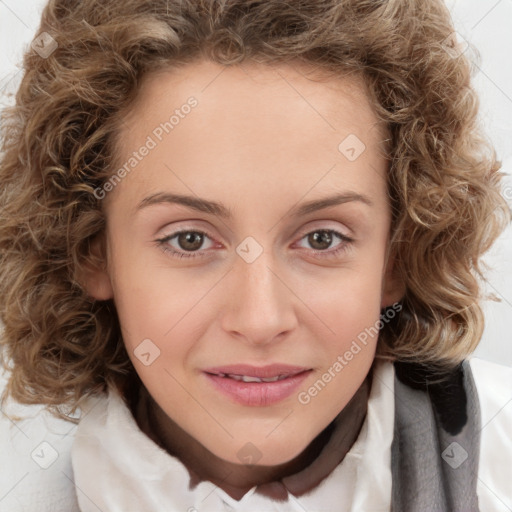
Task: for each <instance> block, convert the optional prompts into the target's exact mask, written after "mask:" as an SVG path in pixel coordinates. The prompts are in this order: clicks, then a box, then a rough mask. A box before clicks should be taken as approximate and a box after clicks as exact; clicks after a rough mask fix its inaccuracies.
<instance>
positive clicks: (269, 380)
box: [203, 364, 312, 407]
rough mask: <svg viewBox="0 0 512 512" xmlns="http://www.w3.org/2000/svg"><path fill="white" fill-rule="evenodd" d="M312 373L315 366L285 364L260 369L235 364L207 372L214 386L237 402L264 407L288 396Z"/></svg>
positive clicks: (205, 371)
mask: <svg viewBox="0 0 512 512" xmlns="http://www.w3.org/2000/svg"><path fill="white" fill-rule="evenodd" d="M311 372H312V369H311V368H306V367H299V366H290V365H282V364H275V365H269V366H265V367H259V368H258V367H255V366H250V365H231V366H224V367H217V368H208V369H206V370H204V371H203V373H204V375H206V377H207V378H208V381H209V382H210V383H211V384H213V386H214V388H215V389H216V390H217V391H220V392H221V393H222V394H224V395H227V396H228V397H229V398H230V399H231V400H232V401H233V402H236V403H238V404H242V405H247V406H260V407H261V406H267V405H271V404H275V403H278V402H280V401H282V400H284V399H285V398H288V397H289V396H290V395H291V394H292V393H293V391H294V390H295V389H296V388H297V387H298V386H299V385H300V384H301V383H302V381H303V380H304V379H305V378H306V377H307V376H308V375H309V374H310V373H311Z"/></svg>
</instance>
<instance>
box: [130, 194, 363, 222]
mask: <svg viewBox="0 0 512 512" xmlns="http://www.w3.org/2000/svg"><path fill="white" fill-rule="evenodd" d="M349 202H361V203H363V204H366V205H368V206H373V202H372V201H371V200H370V199H369V198H368V197H367V196H364V195H362V194H357V193H355V192H344V193H340V194H335V195H333V196H329V197H324V198H322V199H314V200H312V201H307V202H305V203H302V204H298V205H296V206H294V207H293V208H292V209H291V210H290V211H289V212H288V213H287V214H286V216H287V217H293V216H299V217H300V216H301V215H307V214H308V213H313V212H316V211H318V210H323V209H325V208H329V207H331V206H337V205H339V204H344V203H349ZM157 204H179V205H182V206H186V207H188V208H190V209H191V210H196V211H199V212H203V213H209V214H212V215H216V216H218V217H221V218H224V219H232V218H233V213H232V211H231V209H229V208H228V207H226V206H225V205H223V204H222V203H218V202H216V201H210V200H208V199H202V198H200V197H194V196H186V195H181V194H172V193H169V192H159V193H156V194H152V195H150V196H148V197H146V198H144V199H143V200H142V201H141V202H140V203H139V204H138V206H137V207H136V211H140V210H142V209H144V208H147V207H148V206H152V205H157Z"/></svg>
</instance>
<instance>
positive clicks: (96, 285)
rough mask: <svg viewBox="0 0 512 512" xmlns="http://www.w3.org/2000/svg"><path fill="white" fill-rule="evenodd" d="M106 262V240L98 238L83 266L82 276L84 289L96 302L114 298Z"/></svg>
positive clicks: (93, 242) (91, 246)
mask: <svg viewBox="0 0 512 512" xmlns="http://www.w3.org/2000/svg"><path fill="white" fill-rule="evenodd" d="M106 262H107V258H106V250H105V244H104V238H103V236H98V237H97V238H95V239H94V240H93V241H92V242H91V244H90V251H89V257H88V259H87V262H86V263H85V264H84V265H83V273H82V275H81V276H80V277H81V279H80V282H81V283H82V284H83V288H84V289H85V291H86V292H87V294H88V295H90V296H91V297H92V298H94V299H96V300H108V299H112V298H113V297H114V290H113V289H112V283H111V281H110V275H109V273H108V270H107V264H106Z"/></svg>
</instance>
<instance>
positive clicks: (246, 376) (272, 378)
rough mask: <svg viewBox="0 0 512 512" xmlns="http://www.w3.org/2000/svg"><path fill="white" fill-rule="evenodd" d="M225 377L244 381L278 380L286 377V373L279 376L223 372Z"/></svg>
mask: <svg viewBox="0 0 512 512" xmlns="http://www.w3.org/2000/svg"><path fill="white" fill-rule="evenodd" d="M222 376H223V377H229V378H230V379H233V380H238V381H242V382H276V381H278V380H282V379H285V378H286V375H278V376H277V377H266V378H265V377H250V376H248V375H235V374H233V373H229V374H223V375H222Z"/></svg>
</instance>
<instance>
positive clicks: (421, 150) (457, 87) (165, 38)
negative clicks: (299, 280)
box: [0, 0, 510, 416]
mask: <svg viewBox="0 0 512 512" xmlns="http://www.w3.org/2000/svg"><path fill="white" fill-rule="evenodd" d="M43 33H47V34H46V35H44V36H42V37H44V38H45V39H44V41H45V42H46V43H52V44H53V45H54V46H57V47H56V48H55V49H54V50H53V52H52V53H51V54H49V55H41V54H40V53H41V52H37V51H34V50H29V51H27V52H26V53H25V55H24V60H23V67H24V71H25V74H24V76H23V80H22V82H21V85H20V87H19V90H18V92H17V94H16V102H15V105H14V106H13V107H10V108H8V109H5V110H4V112H3V128H2V133H1V135H2V147H1V149H2V151H3V157H2V160H1V164H0V183H1V191H0V319H1V320H2V322H3V324H4V330H3V333H2V335H1V343H2V345H3V348H4V358H5V361H4V364H5V365H7V366H8V367H9V368H10V370H11V371H10V375H9V379H10V380H9V383H8V386H7V388H6V391H5V393H4V396H3V399H4V400H5V398H6V396H8V395H10V396H12V397H13V398H14V399H16V400H18V401H19V402H22V403H27V404H28V403H44V404H46V406H47V407H48V409H49V410H50V411H52V412H53V413H54V414H56V415H59V416H62V415H65V414H66V413H65V412H63V408H62V407H63V406H66V407H70V408H71V412H74V411H75V410H76V407H77V404H78V403H79V401H80V398H81V397H84V396H87V395H90V394H95V393H100V392H104V391H105V390H106V389H107V385H114V386H118V387H119V388H120V389H121V388H123V389H125V386H127V385H128V383H129V382H130V380H131V379H133V378H136V374H135V371H134V368H133V366H132V365H131V362H130V360H129V357H128V355H127V353H126V351H125V348H124V345H123V342H122V338H121V331H120V325H119V321H118V317H117V315H116V310H115V306H114V304H113V302H112V301H110V300H109V301H96V300H94V299H93V298H91V297H90V296H88V295H87V293H86V291H85V289H84V286H83V285H82V283H81V281H80V278H79V276H81V275H82V273H83V271H84V269H85V268H86V265H87V263H88V262H91V259H92V258H93V254H92V251H91V242H92V241H93V240H94V239H95V238H96V237H98V236H101V235H102V233H104V228H105V216H104V211H103V209H102V203H101V201H99V200H98V198H97V197H96V195H95V193H94V191H95V190H97V189H98V187H101V186H102V184H103V183H105V181H106V180H107V179H108V178H109V177H110V176H111V175H112V173H113V171H114V169H115V168H116V164H117V162H116V156H117V151H116V147H117V146H116V134H117V133H118V130H119V126H120V124H119V123H121V122H122V121H123V113H125V112H127V111H128V109H129V108H130V105H132V104H133V103H134V101H135V99H136V97H137V92H138V90H139V88H140V84H141V80H142V79H143V77H145V76H146V75H147V74H148V73H151V72H155V71H157V70H162V69H168V68H170V67H173V66H174V67H179V66H181V65H184V64H186V63H189V62H192V61H195V60H198V59H210V60H213V61H215V62H217V63H220V64H222V65H226V66H228V65H236V64H237V63H241V62H242V61H247V60H249V59H253V60H255V61H258V62H263V63H279V62H288V63H289V62H290V61H292V60H293V61H296V62H304V63H307V64H309V65H311V64H313V65H314V66H316V67H317V68H318V69H320V70H327V71H329V72H332V73H334V74H337V75H342V74H344V75H347V74H356V75H358V76H360V77H362V78H363V79H364V81H365V83H366V84H367V86H368V94H369V96H370V99H371V101H372V103H373V106H374V109H375V113H376V115H377V116H378V117H379V119H381V120H383V121H384V122H385V123H386V126H387V127H388V129H389V138H390V140H389V155H388V158H389V172H388V184H389V194H390V202H391V204H392V206H393V220H392V227H391V245H390V247H391V253H392V255H393V257H394V258H395V261H396V264H395V266H396V270H397V272H398V274H399V275H400V276H401V278H402V279H403V281H404V283H405V288H406V292H405V296H404V298H403V302H402V306H403V309H402V312H401V314H400V315H398V317H397V318H396V319H395V320H394V321H393V322H392V323H390V324H388V325H386V326H384V328H383V329H382V331H381V333H380V340H379V344H378V351H379V353H380V354H388V355H389V356H392V357H394V358H397V359H404V360H407V359H413V360H415V361H419V362H422V363H425V364H429V365H434V366H435V365H445V366H449V365H454V364H457V363H459V362H460V361H461V360H462V359H464V358H465V357H467V355H468V354H470V353H471V352H472V351H473V350H474V349H475V347H476V345H477V344H478V342H479V340H480V337H481V334H482V330H483V314H482V311H481V307H480V305H479V302H480V301H481V299H482V297H481V290H480V284H479V279H480V278H482V277H483V274H482V271H481V262H480V259H481V255H482V254H483V253H484V252H485V251H486V250H487V249H488V248H489V247H490V246H491V244H492V243H493V242H494V240H495V239H496V237H497V236H498V235H499V233H500V232H501V231H502V229H504V227H505V226H506V224H507V223H508V222H509V221H510V211H509V209H508V206H507V204H506V202H505V200H504V198H503V197H502V195H501V191H500V186H501V185H500V183H501V176H502V173H500V172H499V169H500V163H499V162H498V161H497V160H496V154H495V151H494V149H493V147H492V145H491V144H490V143H489V141H487V140H486V139H485V137H484V136H483V135H482V133H481V131H480V127H479V125H478V122H477V114H478V100H477V96H476V93H475V91H474V90H473V88H472V86H471V83H470V79H471V73H472V68H471V63H470V60H469V59H468V58H467V57H466V55H465V54H461V55H458V52H457V49H456V47H454V46H453V40H452V34H453V27H452V24H451V19H450V15H449V12H448V10H447V9H446V7H445V5H444V4H443V2H442V1H441V0H294V1H293V2H289V3H286V2H284V1H282V0H219V1H212V0H125V1H123V2H119V1H118V0H50V1H49V3H48V4H47V6H46V7H45V9H44V12H43V14H42V20H41V26H40V29H39V30H38V33H37V37H39V36H40V35H41V34H43ZM48 34H49V35H48ZM35 39H36V38H35ZM53 41H55V42H56V43H57V44H56V45H55V43H53ZM40 46H41V45H40ZM43 46H45V45H43ZM45 48H49V45H48V44H46V46H45ZM466 53H467V52H466ZM93 264H101V262H99V261H96V262H94V263H93Z"/></svg>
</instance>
